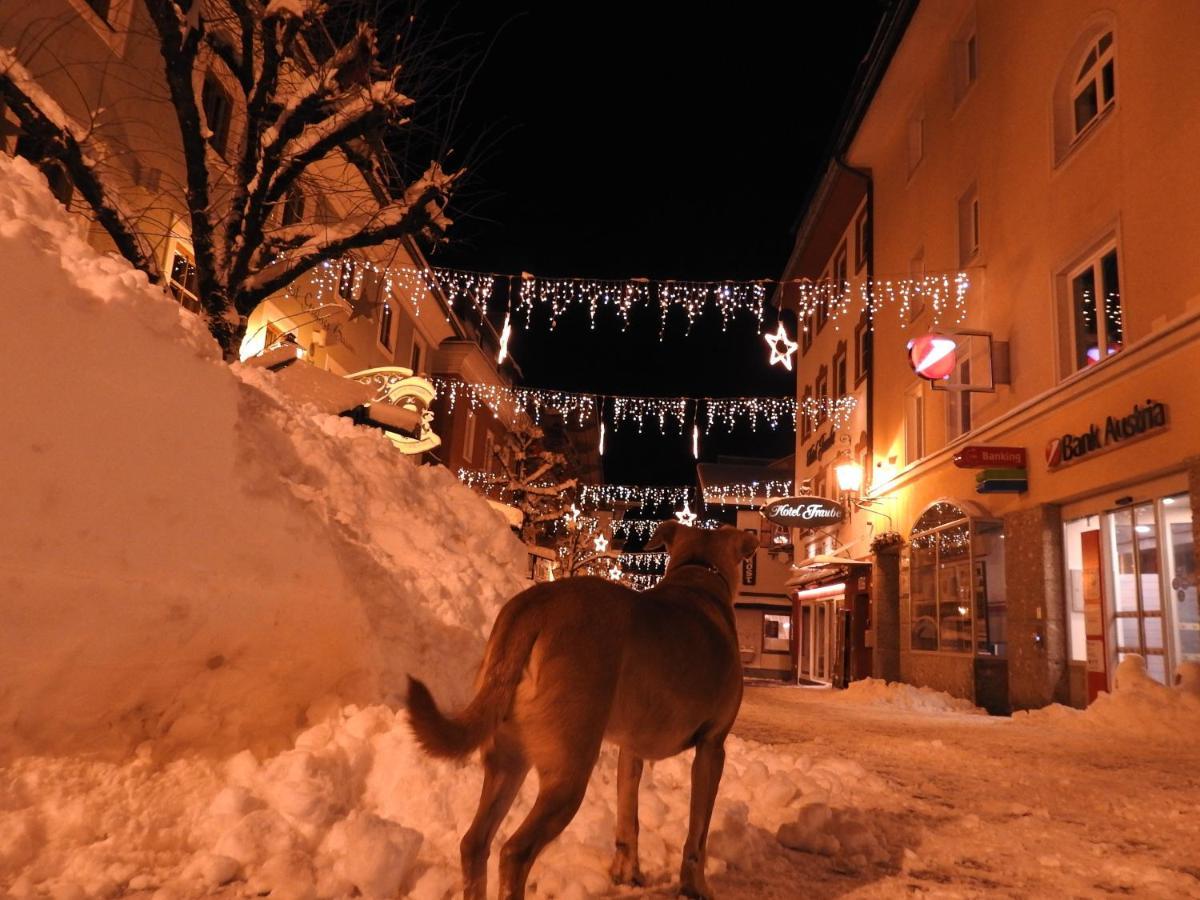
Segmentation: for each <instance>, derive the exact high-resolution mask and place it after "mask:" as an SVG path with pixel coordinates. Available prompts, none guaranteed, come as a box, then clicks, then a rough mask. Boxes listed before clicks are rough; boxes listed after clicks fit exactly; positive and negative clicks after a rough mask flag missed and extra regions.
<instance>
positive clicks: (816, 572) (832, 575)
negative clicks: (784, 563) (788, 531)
mask: <svg viewBox="0 0 1200 900" xmlns="http://www.w3.org/2000/svg"><path fill="white" fill-rule="evenodd" d="M870 565H871V563H870V561H869V560H865V559H850V558H849V557H848V556H832V555H830V554H826V553H818V554H817V555H816V556H810V557H809V558H808V559H805V560H802V561H800V562H798V563H796V564H795V565H793V566H792V569H793V570H799V571H796V573H795V574H794V575H792V577H791V578H789V579H788V580H787V581H785V582H784V586H785V587H790V588H794V587H804V586H805V585H810V584H815V583H818V582H822V581H837V580H839V579H842V578H849V577H850V572H851V570H852V569H854V568H856V567H859V566H868V567H869V566H870Z"/></svg>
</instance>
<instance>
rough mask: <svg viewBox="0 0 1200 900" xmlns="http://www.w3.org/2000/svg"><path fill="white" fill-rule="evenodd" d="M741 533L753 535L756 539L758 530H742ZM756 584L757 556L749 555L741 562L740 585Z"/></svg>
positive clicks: (755, 554)
mask: <svg viewBox="0 0 1200 900" xmlns="http://www.w3.org/2000/svg"><path fill="white" fill-rule="evenodd" d="M742 531H746V532H749V533H750V534H752V535H754V537H755V538H756V539H757V538H758V536H759V534H758V529H756V528H743V529H742ZM757 582H758V554H757V553H751V554H750V555H749V556H747V557H746V558H745V559H743V560H742V584H744V585H753V584H756V583H757Z"/></svg>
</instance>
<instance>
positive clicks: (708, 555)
mask: <svg viewBox="0 0 1200 900" xmlns="http://www.w3.org/2000/svg"><path fill="white" fill-rule="evenodd" d="M659 547H665V548H666V550H667V552H668V553H669V554H670V556H671V561H670V563H669V564H668V565H667V571H668V572H670V571H672V570H673V569H676V568H678V567H679V566H686V565H696V564H699V565H702V566H708V567H711V568H714V569H716V570H717V571H718V572H720V573H721V576H722V577H723V578H724V579H725V583H726V584H727V585H729V590H730V593H732V592H733V586H734V584H736V581H735V580H734V579H735V578H736V577H737V570H738V565H739V564H740V563H741V561H742V560H743V559H746V558H747V557H749V556H751V555H752V554H753V553H754V551H755V550H757V549H758V538H757V537H756V536H755V535H753V534H751V533H750V532H748V531H742V530H741V529H738V528H734V527H733V526H732V525H722V526H721V527H720V528H716V529H705V528H689V527H688V526H686V525H683V524H681V523H680V522H674V521H667V522H663V523H662V524H661V525H659V526H658V528H656V529H655V530H654V535H653V536H652V537H651V538H650V540H649V541H648V542H647V543H646V549H647V550H655V549H658V548H659Z"/></svg>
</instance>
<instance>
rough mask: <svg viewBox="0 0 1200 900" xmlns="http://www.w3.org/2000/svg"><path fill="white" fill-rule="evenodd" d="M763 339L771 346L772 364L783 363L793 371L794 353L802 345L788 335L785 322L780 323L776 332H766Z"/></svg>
mask: <svg viewBox="0 0 1200 900" xmlns="http://www.w3.org/2000/svg"><path fill="white" fill-rule="evenodd" d="M763 339H764V340H765V341H766V342H767V346H768V347H770V348H771V365H775V364H776V363H783V367H784V368H785V369H787V370H788V371H789V372H790V371H792V354H793V353H795V352H796V349H797V348H798V347H799V346H800V345H799V344H797V343H796V342H795V341H793V340H792V339H791V338H790V337H788V336H787V332H786V331H784V330H783V323H782V322H780V323H779V330H778V331H776V332H775V333H774V334H764V335H763ZM780 347H782V348H783V349H782V350H781V349H780Z"/></svg>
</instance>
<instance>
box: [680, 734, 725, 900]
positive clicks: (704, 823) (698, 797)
mask: <svg viewBox="0 0 1200 900" xmlns="http://www.w3.org/2000/svg"><path fill="white" fill-rule="evenodd" d="M724 768H725V735H723V734H722V735H721V736H720V737H719V738H714V737H706V738H702V739H701V740H700V742H699V743H698V744H696V758H695V759H694V760H693V761H692V808H691V816H690V817H689V819H688V836H687V843H685V844H684V845H683V865H682V867H681V868H680V871H679V892H680V893H681V894H683V895H684V896H685V897H695V898H699V900H711V898H712V891H710V890H709V889H708V882H707V881H706V880H705V878H704V864H705V861H706V857H707V853H708V826H709V822H710V821H711V819H712V812H713V804H714V803H716V799H717V786H718V785H719V784H720V783H721V772H722V770H723V769H724Z"/></svg>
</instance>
